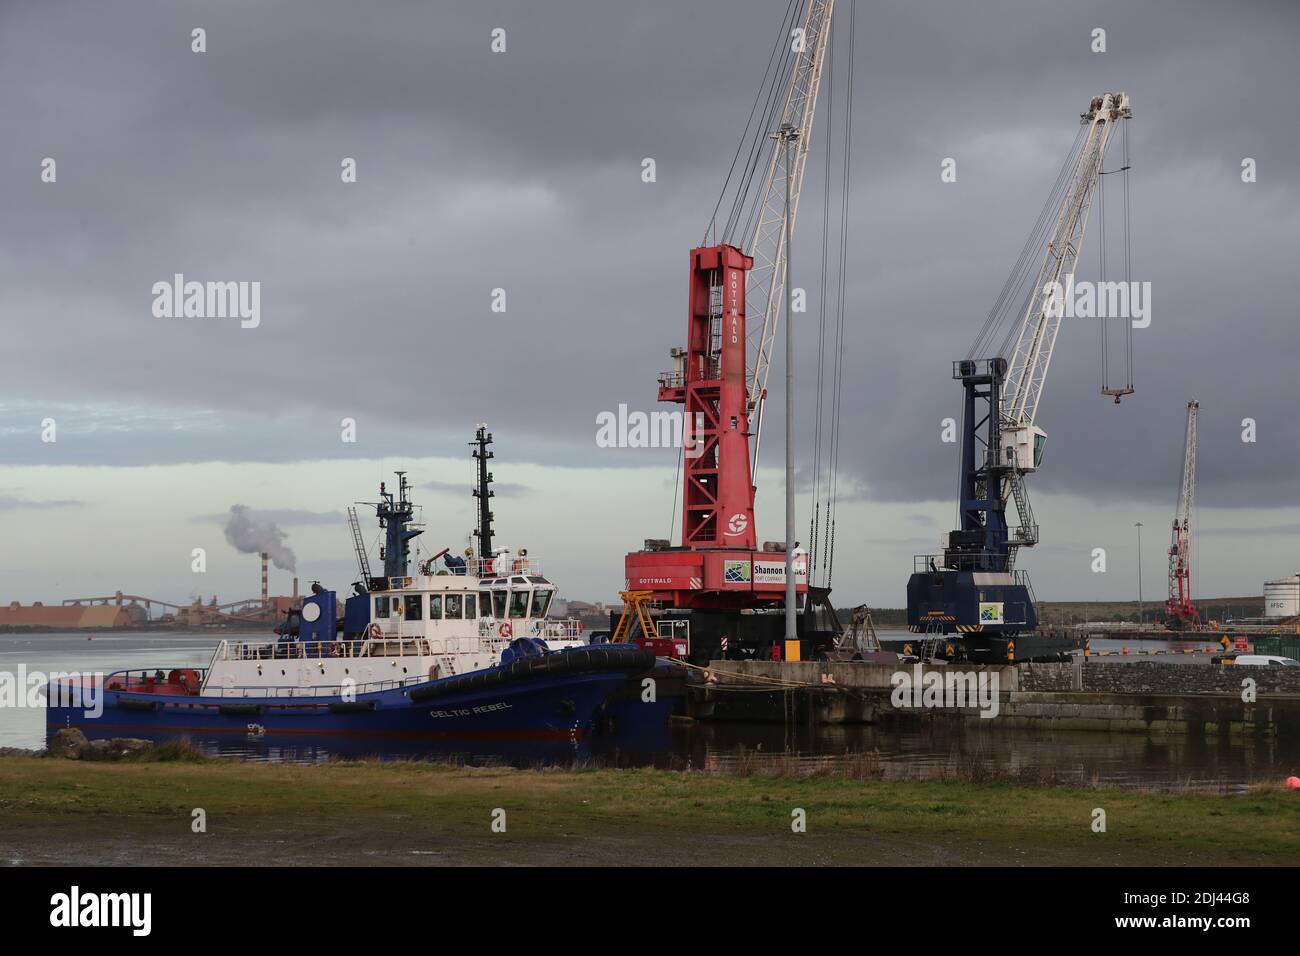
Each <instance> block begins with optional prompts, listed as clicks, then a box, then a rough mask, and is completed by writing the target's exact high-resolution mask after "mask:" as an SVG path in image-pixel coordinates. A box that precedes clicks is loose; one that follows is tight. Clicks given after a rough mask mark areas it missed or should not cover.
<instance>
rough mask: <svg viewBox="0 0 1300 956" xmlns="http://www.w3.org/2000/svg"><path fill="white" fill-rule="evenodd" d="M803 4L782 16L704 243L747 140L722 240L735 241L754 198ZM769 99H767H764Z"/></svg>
mask: <svg viewBox="0 0 1300 956" xmlns="http://www.w3.org/2000/svg"><path fill="white" fill-rule="evenodd" d="M800 7H801V4H800V2H799V0H790V2H789V4H788V6H787V7H786V12H785V17H784V18H783V20H782V27H783V29H782V31H781V32H780V33H778V34H777V37H776V40H775V42H774V43H773V45H772V52H771V53H770V54H769V56H768V62H767V67H766V69H765V70H764V71H763V80H762V82H761V83H760V84H759V87H758V91H757V92H756V93H755V95H754V102H753V105H751V106H750V110H749V117H748V118H747V119H746V120H745V127H744V129H743V130H742V131H741V135H740V141H739V142H738V143H737V144H736V152H735V154H734V155H733V157H732V160H731V167H730V168H729V169H728V170H727V176H726V179H725V180H724V181H723V184H722V190H721V191H720V192H719V194H718V201H717V203H716V204H715V205H714V207H713V215H712V216H711V217H710V219H709V222H708V223H707V224H706V225H705V228H704V239H703V244H707V243H708V242H709V232H710V230H711V229H715V228H716V226H717V219H718V213H719V211H720V210H721V209H722V204H723V202H724V201H725V200H726V198H727V193H728V190H730V189H731V188H732V179H733V178H734V177H736V170H737V164H738V162H739V160H740V156H741V153H742V152H743V151H744V149H745V144H746V143H748V144H749V152H748V154H747V155H746V157H745V162H744V165H743V166H741V167H740V170H741V171H740V175H739V177H738V178H737V179H736V185H735V192H734V195H733V196H732V203H731V209H730V212H729V213H728V215H727V221H726V224H725V226H724V227H723V235H722V241H723V242H728V243H731V244H732V245H735V242H734V239H735V238H736V229H737V226H738V224H739V222H740V221H741V218H742V216H744V211H745V207H746V205H747V204H748V203H749V201H750V196H751V189H752V186H753V181H754V175H755V173H756V172H757V170H758V168H759V166H760V165H761V160H762V159H763V156H764V154H765V153H766V150H767V147H768V146H769V145H770V143H771V140H769V138H768V134H769V132H770V131H771V129H772V128H773V126H774V121H773V115H774V113H776V112H777V111H779V110H780V109H781V105H780V102H781V101H780V91H781V89H782V88H783V87H784V86H785V85H786V84H785V83H784V82H783V81H784V80H785V78H786V77H787V75H788V73H789V61H790V55H791V52H792V50H791V44H790V43H787V42H785V40H786V37H787V36H788V35H789V34H790V32H791V31H792V30H793V29H794V23H795V20H796V17H797V16H798V13H799V8H800ZM764 100H765V102H764ZM760 103H763V109H762V112H761V113H760V112H759V104H760Z"/></svg>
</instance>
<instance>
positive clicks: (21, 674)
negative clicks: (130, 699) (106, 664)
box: [0, 664, 104, 720]
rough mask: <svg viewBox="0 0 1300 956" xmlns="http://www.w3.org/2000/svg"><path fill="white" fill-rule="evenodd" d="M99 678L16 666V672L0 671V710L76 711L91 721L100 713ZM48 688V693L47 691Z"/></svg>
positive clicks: (101, 698)
mask: <svg viewBox="0 0 1300 956" xmlns="http://www.w3.org/2000/svg"><path fill="white" fill-rule="evenodd" d="M103 677H104V675H103V674H90V673H84V674H82V673H76V672H64V671H55V672H54V673H50V674H46V673H44V672H43V671H29V670H28V669H27V665H26V664H19V665H18V669H17V670H16V671H0V707H44V706H45V705H46V702H47V699H48V702H49V705H50V706H51V707H69V708H77V709H79V710H82V711H84V712H85V715H86V717H87V718H89V719H91V720H95V719H97V718H99V717H100V716H101V715H102V714H103V713H104V699H103V696H102V695H101V693H100V689H101V688H102V687H103V685H104V681H103ZM47 688H48V690H47Z"/></svg>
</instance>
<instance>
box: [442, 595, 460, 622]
mask: <svg viewBox="0 0 1300 956" xmlns="http://www.w3.org/2000/svg"><path fill="white" fill-rule="evenodd" d="M461 603H462V602H461V595H459V594H448V595H447V596H446V598H444V600H443V605H444V606H443V610H445V611H446V617H447V620H449V621H459V620H460V609H461Z"/></svg>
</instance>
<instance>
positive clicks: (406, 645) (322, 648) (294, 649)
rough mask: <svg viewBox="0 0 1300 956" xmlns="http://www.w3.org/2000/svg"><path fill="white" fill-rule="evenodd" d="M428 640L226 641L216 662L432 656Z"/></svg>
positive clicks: (217, 654) (392, 638)
mask: <svg viewBox="0 0 1300 956" xmlns="http://www.w3.org/2000/svg"><path fill="white" fill-rule="evenodd" d="M432 654H433V651H432V649H431V647H430V645H429V641H428V639H427V638H423V637H417V638H401V637H387V636H385V637H381V638H378V639H367V640H361V641H269V642H268V641H258V642H256V643H249V642H245V641H222V642H221V644H220V645H218V647H217V652H216V657H215V658H214V659H215V660H219V661H282V660H305V659H309V658H311V659H314V658H322V657H325V658H329V657H334V658H341V657H344V658H345V657H429V656H432Z"/></svg>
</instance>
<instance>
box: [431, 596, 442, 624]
mask: <svg viewBox="0 0 1300 956" xmlns="http://www.w3.org/2000/svg"><path fill="white" fill-rule="evenodd" d="M429 620H431V621H440V620H442V595H441V594H430V595H429Z"/></svg>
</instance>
